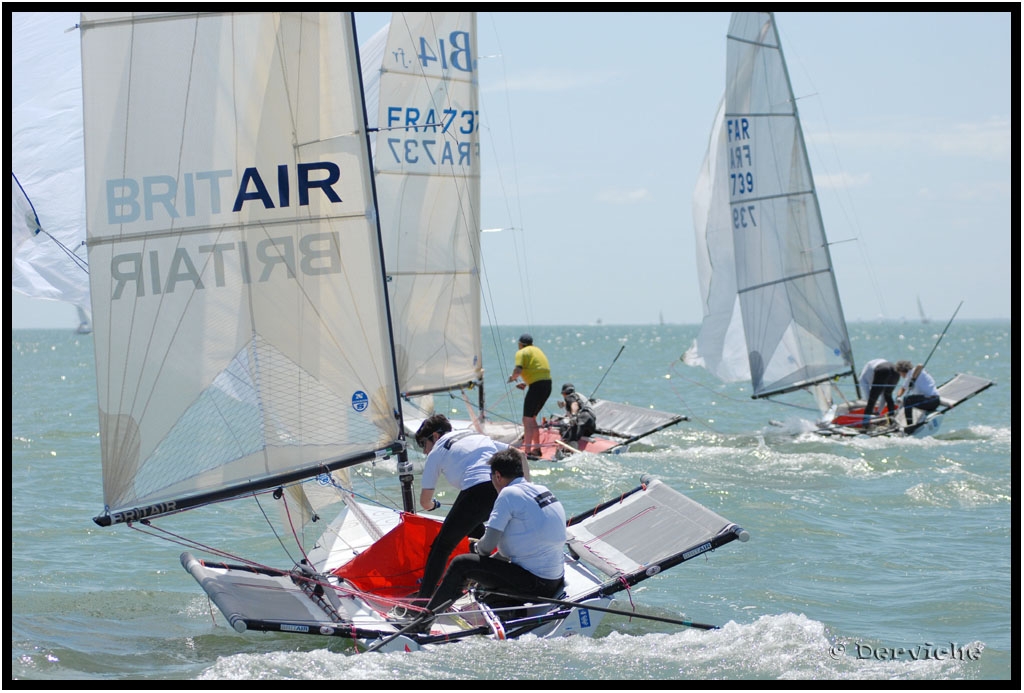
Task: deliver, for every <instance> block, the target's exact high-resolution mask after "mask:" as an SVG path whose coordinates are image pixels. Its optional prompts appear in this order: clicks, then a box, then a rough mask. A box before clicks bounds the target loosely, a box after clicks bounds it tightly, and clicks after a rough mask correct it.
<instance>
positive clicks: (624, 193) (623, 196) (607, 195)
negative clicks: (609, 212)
mask: <svg viewBox="0 0 1024 693" xmlns="http://www.w3.org/2000/svg"><path fill="white" fill-rule="evenodd" d="M649 199H651V193H650V191H648V190H645V189H644V188H637V189H634V190H602V191H601V192H599V193H598V194H597V200H598V202H609V203H611V204H613V205H631V204H635V203H637V202H643V201H645V200H649Z"/></svg>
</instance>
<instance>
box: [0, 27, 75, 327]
mask: <svg viewBox="0 0 1024 693" xmlns="http://www.w3.org/2000/svg"><path fill="white" fill-rule="evenodd" d="M77 21H78V15H77V13H73V12H14V13H12V15H11V44H12V47H11V52H10V65H11V67H10V80H11V90H10V95H11V110H10V122H11V126H10V138H11V139H10V145H11V146H10V152H11V154H10V156H11V167H12V173H13V176H12V178H13V179H14V180H12V205H11V206H12V211H13V218H12V226H11V234H12V255H11V265H10V266H11V288H12V289H13V290H14V291H17V292H18V293H20V294H23V295H25V296H29V297H31V298H42V299H50V300H55V301H62V302H66V303H71V304H73V305H75V306H77V307H78V309H79V310H81V311H84V312H85V313H86V315H87V316H89V315H90V314H91V312H92V309H91V307H90V305H89V273H88V266H87V262H86V257H85V255H86V252H85V185H84V178H83V160H82V76H81V57H80V49H79V43H78V36H77V34H76V33H75V32H73V31H72V32H69V31H68V30H69V29H72V28H73V27H74V26H75V23H76V22H77ZM29 200H31V202H29ZM25 207H27V209H23V208H25ZM29 215H31V216H29ZM26 234H28V236H26Z"/></svg>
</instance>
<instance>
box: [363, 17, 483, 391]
mask: <svg viewBox="0 0 1024 693" xmlns="http://www.w3.org/2000/svg"><path fill="white" fill-rule="evenodd" d="M372 45H374V40H373V39H371V41H369V42H368V43H367V46H372ZM476 46H477V44H476V14H475V13H473V12H433V13H427V12H405V13H396V15H395V17H394V19H393V20H392V22H391V24H390V28H389V31H388V33H387V43H386V47H385V48H384V50H383V53H382V54H381V53H379V49H378V50H377V54H378V55H380V56H381V57H380V65H381V67H380V73H379V80H372V78H371V80H370V86H368V87H367V93H368V94H374V93H375V92H378V93H379V96H378V98H379V107H378V111H377V127H378V128H379V129H378V133H377V137H376V145H375V151H374V165H375V169H376V183H377V197H378V201H379V204H380V215H381V232H382V236H383V238H384V255H385V260H386V265H387V269H388V286H389V291H390V297H391V312H392V321H393V326H394V333H395V344H396V345H397V346H396V351H397V356H398V373H399V383H400V387H401V389H402V392H403V393H405V394H409V395H417V394H425V393H431V392H441V391H446V390H451V389H455V388H458V387H461V386H465V385H468V384H469V383H473V382H477V381H480V380H481V379H482V377H483V370H482V365H481V335H480V159H479V154H480V144H479V129H480V124H479V106H478V97H477V88H478V83H477V64H476V53H477V48H476ZM368 50H369V49H368V48H367V47H364V55H365V54H366V53H367V52H368ZM372 98H373V97H371V96H368V103H370V101H371V100H372Z"/></svg>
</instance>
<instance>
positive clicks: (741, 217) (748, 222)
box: [732, 203, 757, 229]
mask: <svg viewBox="0 0 1024 693" xmlns="http://www.w3.org/2000/svg"><path fill="white" fill-rule="evenodd" d="M756 211H757V205H755V204H749V203H748V204H738V205H733V206H732V227H733V228H734V229H746V228H751V227H756V226H757V217H756V215H755V212H756Z"/></svg>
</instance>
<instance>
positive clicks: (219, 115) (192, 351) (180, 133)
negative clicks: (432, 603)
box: [79, 12, 749, 651]
mask: <svg viewBox="0 0 1024 693" xmlns="http://www.w3.org/2000/svg"><path fill="white" fill-rule="evenodd" d="M79 29H80V32H81V49H82V50H81V55H82V72H83V85H84V94H83V96H84V101H83V102H84V123H85V138H84V139H85V177H86V200H87V207H86V209H87V220H88V224H87V228H88V247H89V257H90V261H91V264H92V266H93V267H94V268H103V271H94V272H92V273H91V277H90V278H91V291H92V297H93V306H94V308H95V310H94V316H93V319H94V324H95V332H94V341H95V352H96V376H97V397H98V408H99V425H100V439H101V453H102V464H103V496H104V508H103V511H102V512H101V513H100V514H98V515H97V516H96V517H95V518H94V521H95V522H96V524H97V525H99V526H101V527H111V526H115V525H122V524H123V525H126V526H129V527H133V528H137V529H141V530H143V531H144V532H145V533H146V534H157V535H159V534H160V533H161V532H165V531H169V530H165V529H164V528H163V527H161V526H160V525H161V524H162V523H163V521H164V520H168V521H170V518H171V516H176V517H178V519H179V520H181V519H183V518H181V517H180V516H182V515H184V514H185V513H188V515H187V516H185V517H192V518H195V517H197V516H201V515H202V514H205V513H210V515H207V516H206V518H204V521H203V527H204V530H209V529H211V528H215V529H216V530H217V531H216V533H217V534H219V535H220V537H221V539H222V540H223V541H225V542H229V541H232V540H236V541H237V540H240V539H239V535H241V534H244V533H245V532H247V531H250V528H249V527H248V526H244V527H240V526H238V525H237V524H236V522H239V521H241V519H240V518H242V517H243V512H242V511H244V510H245V509H246V508H252V509H253V510H252V512H253V514H254V516H255V517H254V520H258V521H260V522H266V523H267V524H268V525H269V526H270V529H271V530H273V532H274V534H273V536H274V537H276V538H280V539H281V542H280V543H281V545H282V548H283V549H284V553H285V557H286V559H287V564H286V566H285V567H273V566H271V565H269V564H268V562H267V561H265V560H259V559H258V558H245V557H242V556H241V552H236V551H233V550H228V549H221V548H217V547H215V546H212V545H211V544H210V543H209V542H200V541H197V540H189V539H188V538H187V537H186V536H185V535H184V534H182V533H180V532H175V533H173V534H172V535H170V537H169V539H170V541H172V542H173V543H175V544H179V545H180V544H185V545H186V546H187V547H188V548H189V550H186V551H184V552H183V553H182V554H181V555H180V562H181V565H182V566H183V568H184V569H185V570H186V571H187V572H188V573H189V574H190V575H192V576H193V577H194V578H195V580H196V581H197V583H198V584H199V585H200V587H201V588H202V590H203V591H204V592H205V593H206V594H207V595H208V597H209V599H210V600H211V601H212V603H213V604H215V605H216V606H217V608H218V609H219V611H220V612H221V614H223V616H224V618H226V619H227V621H228V623H229V624H230V625H231V627H232V628H233V629H234V630H236V631H238V632H244V631H247V630H254V631H273V632H278V633H291V634H304V635H318V636H325V637H337V638H343V639H347V640H351V641H352V642H353V643H354V644H355V645H356V647H358V648H363V649H366V650H380V651H391V650H397V651H408V650H415V649H419V648H420V647H422V646H424V645H427V644H430V643H441V642H453V641H458V640H460V639H463V638H467V637H471V636H478V635H479V636H485V637H491V638H494V639H502V638H514V637H518V636H519V635H522V634H527V633H529V634H533V635H537V636H544V637H554V636H558V635H567V634H584V635H592V634H593V633H594V631H595V629H596V628H597V626H598V624H599V623H600V621H601V618H602V616H603V614H605V613H608V612H609V611H612V610H611V609H610V606H609V605H610V604H612V602H613V601H614V599H615V595H616V594H618V593H620V592H622V591H625V590H628V589H630V588H631V587H632V586H633V585H635V584H637V583H639V582H641V581H643V580H646V579H649V578H652V577H653V576H655V575H657V574H659V573H660V572H663V571H664V570H666V569H668V568H671V567H673V566H676V565H678V564H680V563H683V562H685V561H687V560H690V559H692V558H694V557H697V556H702V555H705V554H707V553H708V552H709V551H713V550H714V549H716V548H718V547H720V546H723V545H725V544H727V543H730V542H732V541H734V540H741V541H745V540H747V539H748V536H749V535H748V533H747V532H746V531H745V530H743V529H742V528H741V527H739V526H738V525H736V524H734V523H732V522H730V521H728V520H726V519H725V518H723V517H722V516H720V515H718V514H717V513H715V512H714V511H712V510H710V509H708V508H706V507H704V506H702V505H700V504H699V503H696V502H695V501H693V500H691V499H689V498H687V497H686V496H684V495H683V494H680V493H679V492H677V491H675V490H674V489H672V488H671V487H669V486H668V485H667V484H665V483H663V482H661V481H659V480H657V479H652V478H650V477H643V478H642V479H641V483H640V485H639V486H637V487H636V488H634V489H632V490H629V491H626V492H625V493H623V494H621V495H619V496H616V497H615V498H614V499H612V500H609V501H607V502H604V503H600V504H598V505H596V506H594V507H593V508H589V509H586V510H585V512H582V513H579V514H577V515H575V516H574V517H573V518H571V519H570V520H569V521H568V523H567V532H566V552H565V572H566V584H565V592H564V594H562V595H560V596H559V598H557V599H553V600H546V601H541V600H540V599H538V598H524V599H523V600H522V601H523V603H524V606H522V608H524V609H526V612H527V613H526V615H525V616H522V615H520V614H509V613H503V612H501V611H500V607H497V608H492V605H489V604H488V603H487V600H486V599H485V598H484V597H483V596H482V595H479V594H478V593H477V592H476V591H475V590H470V591H469V592H467V593H466V594H465V595H464V596H463V597H461V598H460V600H459V601H457V602H456V603H455V604H454V605H453V606H452V608H451V609H450V610H447V611H444V612H443V613H440V614H437V615H436V616H437V618H436V619H435V621H434V623H433V625H432V627H431V629H430V632H429V633H418V632H411V631H409V627H408V622H407V619H405V618H403V616H402V615H401V614H399V613H398V610H397V609H398V607H402V608H403V609H411V608H414V607H413V606H411V605H410V604H409V602H408V601H407V597H408V596H410V595H412V594H414V593H415V591H416V587H417V586H416V579H417V577H418V575H420V574H421V573H422V568H423V564H424V562H425V558H426V553H427V550H428V548H429V546H430V543H431V541H432V539H433V537H434V536H436V533H437V531H438V529H439V527H440V521H439V520H437V519H436V518H433V517H428V516H420V515H416V514H415V513H414V512H413V493H412V489H413V478H414V477H413V469H412V464H411V463H410V461H409V457H408V451H407V445H406V436H405V432H404V427H403V403H402V399H401V389H400V387H399V368H398V360H399V359H398V349H397V348H396V346H395V341H394V329H393V325H392V320H391V315H390V305H389V291H388V287H387V276H388V272H387V270H386V265H385V262H384V255H385V253H384V250H383V243H382V235H381V229H380V224H379V219H380V214H379V212H378V201H377V198H376V194H375V186H374V183H375V177H374V175H373V171H372V162H371V155H370V139H369V134H368V129H367V122H366V111H365V101H364V95H363V89H362V80H361V75H360V65H359V57H358V52H357V47H356V46H357V44H356V30H355V21H354V17H353V15H352V14H351V13H346V14H342V13H336V12H312V13H300V12H295V13H239V14H232V13H205V12H204V13H122V12H95V13H94V12H87V13H83V14H82V16H81V20H80V23H79ZM410 40H411V41H412V42H413V43H411V44H410V51H409V55H416V53H415V52H413V51H412V50H411V48H412V46H423V45H424V42H427V45H437V44H432V43H429V41H432V40H433V39H432V38H430V39H429V41H428V35H423V36H415V35H414V36H412V37H410ZM377 465H380V466H381V467H384V466H387V467H388V468H389V469H390V468H393V470H394V473H395V474H394V479H395V481H396V484H395V488H396V489H398V490H400V495H401V506H402V507H394V506H393V505H388V504H386V503H385V502H383V501H382V500H379V499H371V498H369V497H367V496H365V495H360V494H358V493H357V492H356V491H355V490H354V488H353V487H354V484H353V483H352V477H353V476H355V475H356V472H358V471H359V470H360V469H361V468H366V467H370V466H377ZM385 500H386V497H385ZM226 504H230V505H231V506H232V508H233V511H232V512H231V513H227V512H223V513H221V512H218V511H217V509H218V508H221V507H222V505H226ZM210 506H213V507H210ZM234 510H238V512H234ZM274 510H279V511H280V512H277V513H275V512H273V511H274ZM327 512H332V513H334V512H337V515H336V516H335V519H334V520H333V521H331V522H329V523H325V524H326V526H323V520H322V518H324V517H327V515H326V513H327ZM275 516H279V519H277V520H275V519H274V517H275ZM209 518H212V519H209ZM229 518H231V519H229ZM277 522H280V523H282V525H281V526H280V527H278V526H276V524H275V523H277ZM285 537H288V538H289V539H288V540H287V541H288V542H289V544H288V546H287V547H286V546H284V544H285V539H284V538H285ZM310 537H312V538H313V540H312V541H310ZM293 540H294V545H292V544H291V543H290V542H291V541H293ZM466 549H467V547H466V546H463V547H462V550H463V551H465V550H466ZM203 554H206V555H205V556H204V555H203ZM634 615H636V616H640V614H634ZM503 616H504V618H503ZM661 620H664V619H661ZM679 623H681V624H682V625H692V626H695V627H702V625H706V624H693V623H691V622H685V621H679Z"/></svg>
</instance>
